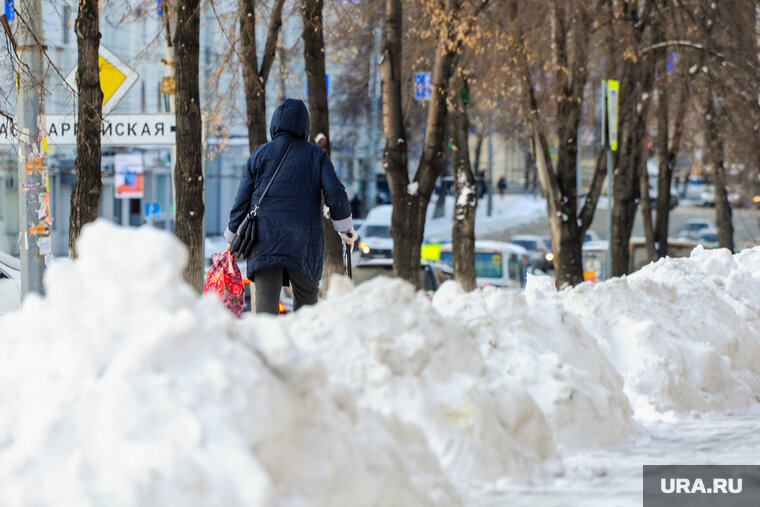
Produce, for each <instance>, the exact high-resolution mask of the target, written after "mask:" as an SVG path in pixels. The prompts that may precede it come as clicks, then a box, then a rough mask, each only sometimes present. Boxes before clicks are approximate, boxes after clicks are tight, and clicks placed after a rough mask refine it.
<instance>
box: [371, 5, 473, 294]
mask: <svg viewBox="0 0 760 507" xmlns="http://www.w3.org/2000/svg"><path fill="white" fill-rule="evenodd" d="M465 3H466V2H463V1H462V0H447V1H446V2H445V3H441V4H440V5H437V6H431V7H430V8H432V9H436V11H435V12H434V14H435V16H433V18H435V19H436V23H437V24H436V26H435V41H436V46H435V58H434V61H433V72H432V74H433V75H432V80H433V83H432V92H431V97H430V104H429V106H428V114H427V126H426V130H425V139H424V145H423V149H422V154H421V157H420V161H419V165H418V167H417V171H416V173H415V175H414V179H413V181H411V182H410V179H409V173H408V169H407V166H406V153H407V152H406V146H405V144H406V138H405V136H404V135H402V134H403V124H402V114H401V89H400V88H401V86H402V79H401V76H402V75H403V71H402V69H401V65H400V63H401V54H400V53H401V37H402V32H401V12H402V11H401V2H396V1H393V0H388V1H387V2H386V27H385V41H384V45H383V56H382V60H381V72H382V74H381V75H382V81H383V120H384V121H383V124H384V129H385V143H386V146H385V152H384V154H383V163H384V165H385V171H386V175H387V177H388V185H389V188H390V191H391V200H392V201H393V211H392V213H391V235H392V237H393V273H394V276H396V277H398V278H402V279H404V280H406V281H408V282H409V283H412V284H414V285H415V286H419V283H420V277H419V270H420V247H421V245H422V239H423V235H424V231H425V218H426V212H427V206H428V203H429V202H430V196H431V195H432V193H433V189H434V187H435V182H436V180H437V179H438V176H439V175H440V174H441V172H442V170H443V165H444V157H445V154H444V151H445V150H444V143H445V138H446V122H447V109H448V106H447V98H448V87H449V79H450V78H451V75H452V72H453V64H454V58H455V55H456V54H457V53H458V52H459V51H460V50H461V47H462V45H463V43H464V40H465V39H466V38H467V37H468V36H469V34H470V31H471V29H472V28H473V23H474V20H475V19H476V18H477V16H478V15H479V14H480V12H481V11H482V10H483V9H485V8H486V7H487V5H488V4H487V2H481V3H480V4H479V5H478V7H477V8H471V9H467V8H466V6H465V5H464V4H465ZM468 5H469V4H468ZM465 10H466V11H467V12H464V11H465Z"/></svg>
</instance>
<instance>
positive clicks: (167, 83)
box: [161, 2, 177, 229]
mask: <svg viewBox="0 0 760 507" xmlns="http://www.w3.org/2000/svg"><path fill="white" fill-rule="evenodd" d="M161 16H162V21H163V25H164V58H163V60H162V61H163V62H164V64H165V65H166V68H165V71H166V75H165V76H164V78H163V80H162V83H161V88H162V92H164V93H166V94H167V95H168V96H169V112H170V113H172V114H176V111H177V106H176V100H175V99H176V95H175V89H176V79H175V74H176V70H175V66H176V61H175V58H174V44H173V41H172V37H173V36H174V31H175V30H176V25H177V15H176V13H175V11H174V3H168V2H166V3H164V2H162V6H161ZM170 167H171V179H170V182H169V184H170V185H171V189H172V201H171V203H169V204H168V205H167V209H166V211H165V212H164V213H165V215H164V216H165V217H166V220H165V223H166V224H168V223H169V217H170V216H173V213H172V215H170V214H169V210H170V209H173V208H174V204H175V203H176V202H177V190H176V188H174V172H175V170H176V167H177V143H176V142H175V143H174V144H172V147H171V161H170ZM172 222H173V220H172ZM171 229H173V227H171Z"/></svg>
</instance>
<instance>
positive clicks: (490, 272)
mask: <svg viewBox="0 0 760 507" xmlns="http://www.w3.org/2000/svg"><path fill="white" fill-rule="evenodd" d="M441 262H444V263H446V264H448V265H449V266H453V265H454V261H453V260H452V259H451V252H441ZM502 275H503V270H502V263H501V254H500V253H498V252H493V253H489V252H475V276H476V277H478V278H501V277H502Z"/></svg>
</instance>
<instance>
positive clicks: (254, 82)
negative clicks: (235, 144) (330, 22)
mask: <svg viewBox="0 0 760 507" xmlns="http://www.w3.org/2000/svg"><path fill="white" fill-rule="evenodd" d="M256 1H257V0H240V5H239V13H240V14H239V15H240V56H241V58H240V64H241V66H242V68H243V86H244V89H245V105H246V120H245V122H246V126H247V127H248V148H249V149H250V151H253V150H254V149H256V147H257V146H260V145H262V144H264V143H266V142H267V128H266V127H267V118H266V84H267V81H268V79H269V71H270V69H271V68H272V63H273V61H274V57H275V52H276V49H277V37H278V35H279V32H280V28H281V27H282V6H283V4H284V3H285V0H276V1H275V3H274V5H273V6H272V12H271V14H270V18H269V28H268V31H267V41H266V46H265V47H264V54H263V56H262V58H261V68H260V69H259V68H258V55H257V54H256V8H255V3H256Z"/></svg>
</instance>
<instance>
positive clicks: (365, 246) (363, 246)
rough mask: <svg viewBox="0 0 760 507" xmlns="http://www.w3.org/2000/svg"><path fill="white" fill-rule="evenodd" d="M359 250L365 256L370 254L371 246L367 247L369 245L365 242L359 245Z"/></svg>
mask: <svg viewBox="0 0 760 507" xmlns="http://www.w3.org/2000/svg"><path fill="white" fill-rule="evenodd" d="M359 250H361V251H362V252H364V253H365V254H368V253H369V252H370V248H369V245H367V243H365V242H364V241H362V242H361V243H359Z"/></svg>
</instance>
